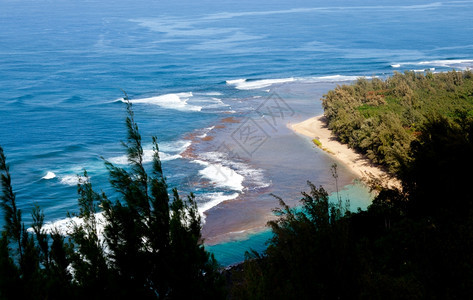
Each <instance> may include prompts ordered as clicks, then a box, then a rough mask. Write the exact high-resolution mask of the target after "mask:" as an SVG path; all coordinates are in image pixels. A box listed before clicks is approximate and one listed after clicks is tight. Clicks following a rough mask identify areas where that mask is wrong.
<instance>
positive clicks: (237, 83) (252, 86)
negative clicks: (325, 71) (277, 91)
mask: <svg viewBox="0 0 473 300" xmlns="http://www.w3.org/2000/svg"><path fill="white" fill-rule="evenodd" d="M292 81H295V78H292V77H290V78H281V79H262V80H251V81H248V80H247V79H235V80H227V81H226V82H227V84H228V85H233V86H234V87H235V88H236V89H238V90H256V89H262V88H265V87H268V86H271V85H273V84H281V83H286V82H292Z"/></svg>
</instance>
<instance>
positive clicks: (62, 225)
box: [27, 212, 105, 237]
mask: <svg viewBox="0 0 473 300" xmlns="http://www.w3.org/2000/svg"><path fill="white" fill-rule="evenodd" d="M94 217H95V220H96V222H97V233H98V234H99V237H102V236H103V229H104V224H105V217H104V215H103V213H101V212H100V213H96V214H95V215H94ZM74 224H76V225H78V226H80V225H82V224H84V220H83V219H82V218H79V217H72V218H64V219H59V220H56V221H52V222H46V223H44V225H43V230H44V232H45V233H47V234H51V233H53V232H54V231H55V230H57V231H58V232H59V234H61V235H63V236H67V235H70V234H71V233H72V230H73V226H74ZM27 230H28V232H33V228H31V227H30V228H28V229H27Z"/></svg>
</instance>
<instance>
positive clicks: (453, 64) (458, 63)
mask: <svg viewBox="0 0 473 300" xmlns="http://www.w3.org/2000/svg"><path fill="white" fill-rule="evenodd" d="M406 65H407V66H431V68H429V70H431V71H432V70H435V68H433V66H435V67H444V68H457V69H461V70H466V69H468V68H472V67H473V59H438V60H427V61H418V62H402V63H398V64H393V65H391V66H392V67H394V66H398V67H401V66H406Z"/></svg>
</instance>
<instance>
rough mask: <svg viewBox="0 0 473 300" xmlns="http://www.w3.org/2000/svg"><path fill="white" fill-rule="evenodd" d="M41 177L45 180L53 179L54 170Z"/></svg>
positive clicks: (54, 175)
mask: <svg viewBox="0 0 473 300" xmlns="http://www.w3.org/2000/svg"><path fill="white" fill-rule="evenodd" d="M41 178H42V179H46V180H49V179H53V178H56V174H55V173H54V172H51V171H48V172H47V173H46V175H44V176H43V177H41Z"/></svg>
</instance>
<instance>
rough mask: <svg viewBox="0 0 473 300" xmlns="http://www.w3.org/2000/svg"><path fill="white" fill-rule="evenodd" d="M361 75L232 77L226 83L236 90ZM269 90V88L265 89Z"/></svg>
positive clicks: (340, 80) (324, 80)
mask: <svg viewBox="0 0 473 300" xmlns="http://www.w3.org/2000/svg"><path fill="white" fill-rule="evenodd" d="M360 77H363V76H352V75H328V76H314V77H290V78H281V79H261V80H250V81H248V79H234V80H227V81H226V83H227V85H230V86H234V87H235V88H236V89H238V90H256V89H262V88H266V87H269V86H272V85H274V84H283V83H288V82H296V81H297V82H342V81H354V80H357V79H358V78H360ZM267 91H268V92H269V90H267Z"/></svg>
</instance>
